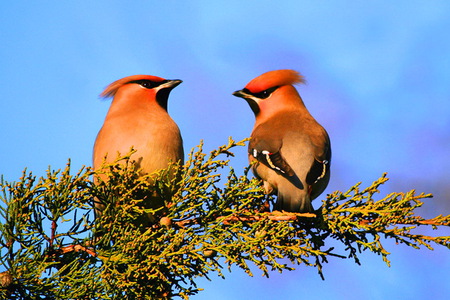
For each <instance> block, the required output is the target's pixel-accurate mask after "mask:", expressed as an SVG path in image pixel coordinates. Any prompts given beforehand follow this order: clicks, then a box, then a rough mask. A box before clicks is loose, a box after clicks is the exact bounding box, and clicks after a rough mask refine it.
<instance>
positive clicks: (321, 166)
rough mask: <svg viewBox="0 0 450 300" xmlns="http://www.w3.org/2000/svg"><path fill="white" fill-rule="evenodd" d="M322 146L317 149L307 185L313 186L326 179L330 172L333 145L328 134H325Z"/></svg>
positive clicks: (307, 176)
mask: <svg viewBox="0 0 450 300" xmlns="http://www.w3.org/2000/svg"><path fill="white" fill-rule="evenodd" d="M324 134H325V135H324V136H323V139H322V141H323V142H322V143H321V145H317V147H315V153H314V162H313V164H312V166H311V169H310V170H309V172H308V175H306V183H307V184H309V185H313V184H315V183H317V182H318V181H319V180H321V179H322V178H324V177H325V175H326V174H327V173H328V172H329V170H330V164H331V145H330V139H329V137H328V134H327V133H326V132H324Z"/></svg>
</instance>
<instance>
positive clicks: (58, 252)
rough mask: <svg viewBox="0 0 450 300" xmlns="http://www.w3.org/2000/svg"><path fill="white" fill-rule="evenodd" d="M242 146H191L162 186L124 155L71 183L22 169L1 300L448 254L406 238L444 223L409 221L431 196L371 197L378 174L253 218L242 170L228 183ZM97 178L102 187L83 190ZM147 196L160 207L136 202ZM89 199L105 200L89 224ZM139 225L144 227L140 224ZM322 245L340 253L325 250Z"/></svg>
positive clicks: (158, 287)
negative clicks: (236, 271)
mask: <svg viewBox="0 0 450 300" xmlns="http://www.w3.org/2000/svg"><path fill="white" fill-rule="evenodd" d="M244 145H245V140H244V141H240V142H235V141H233V140H232V139H230V140H229V141H228V143H227V145H224V146H221V147H219V148H218V149H216V150H214V151H212V152H211V153H210V154H209V155H207V154H205V153H203V150H202V144H200V145H199V146H198V147H197V149H194V150H192V151H191V153H190V154H189V159H188V161H187V162H186V164H185V165H184V166H183V167H182V168H180V170H179V172H180V174H181V176H180V177H179V178H178V179H174V180H172V181H170V180H168V179H167V178H168V176H167V174H168V172H169V170H163V171H161V172H158V173H156V174H151V175H148V176H144V177H141V176H140V175H139V170H136V166H135V164H134V163H133V162H132V161H130V154H127V155H125V156H122V157H119V158H118V160H117V161H116V162H115V163H112V164H105V166H104V168H103V169H102V170H98V171H95V172H94V171H93V170H92V169H90V168H82V169H81V170H80V171H79V172H78V173H77V174H74V175H72V174H71V173H70V161H69V164H68V165H67V166H66V168H65V169H63V170H56V171H55V170H48V172H47V174H46V176H43V177H41V178H36V177H35V176H33V175H32V174H31V173H30V172H27V171H24V173H23V176H22V177H21V178H20V179H19V180H18V181H17V182H7V181H4V180H3V179H2V180H1V182H0V186H1V194H0V200H1V204H0V231H1V238H0V246H1V255H0V268H1V269H0V297H10V298H11V297H12V298H15V299H29V298H30V297H32V298H39V297H47V298H52V299H67V298H71V299H113V298H117V297H119V296H120V297H124V296H126V297H127V298H145V297H150V298H153V299H171V298H174V297H180V298H183V299H188V298H189V296H191V295H194V294H196V293H198V292H199V291H200V290H201V289H200V288H199V287H197V284H196V279H197V277H205V278H208V279H210V278H211V275H212V274H216V275H218V276H220V277H224V272H223V270H224V269H225V268H227V269H229V270H230V269H231V267H232V266H237V267H239V268H241V269H242V270H244V271H245V272H246V273H247V274H249V275H250V276H252V275H253V274H252V271H251V269H250V266H251V265H255V266H256V267H258V269H259V270H260V271H261V272H262V274H263V275H265V276H267V277H268V276H269V275H270V272H271V271H275V270H276V271H279V272H283V271H286V270H293V269H294V268H295V267H298V266H300V265H304V266H309V267H313V268H316V269H317V271H318V273H319V275H320V276H322V277H323V269H324V268H325V265H326V263H327V262H328V260H330V259H333V258H340V259H345V258H351V259H353V260H354V262H356V263H358V264H360V263H362V262H361V261H360V259H359V256H358V255H359V254H360V253H361V252H362V251H370V252H372V253H376V254H378V255H380V256H381V257H382V259H383V260H384V261H385V262H386V264H388V265H389V264H390V261H389V259H388V256H389V251H392V250H389V251H388V249H386V247H385V245H384V241H385V240H386V239H394V240H395V241H396V242H397V243H398V244H403V245H406V246H410V247H413V248H426V249H429V250H433V247H435V246H444V247H447V248H449V249H450V237H447V236H428V235H422V234H419V233H417V232H416V229H417V228H418V227H423V226H426V227H430V228H433V229H436V228H438V227H442V226H444V227H448V226H449V225H450V216H442V215H438V216H436V217H434V218H431V219H425V218H422V217H421V216H418V215H417V214H416V210H417V208H419V207H420V206H422V205H423V202H422V201H423V200H424V199H427V198H430V197H431V195H430V194H424V193H421V194H418V195H416V193H415V191H414V190H412V191H409V192H406V193H402V192H396V193H390V194H388V195H386V196H379V195H380V189H381V186H382V185H383V184H384V183H385V182H386V181H387V180H388V179H387V177H386V174H383V176H382V177H381V178H380V179H378V180H376V181H375V182H373V183H372V184H371V185H369V186H368V187H366V188H361V187H360V186H361V183H358V184H356V185H355V186H353V187H351V188H350V189H349V190H348V191H346V192H341V191H336V192H334V193H332V194H330V195H328V196H327V197H326V199H324V200H323V201H322V205H321V207H320V208H318V209H317V210H316V211H315V212H314V214H300V213H285V212H272V213H268V212H261V205H262V204H263V203H264V202H265V201H266V196H265V195H264V193H263V189H262V187H261V186H260V182H259V181H258V180H256V179H254V178H253V179H250V178H249V177H248V176H247V175H248V172H249V169H248V168H247V169H246V170H245V172H244V174H243V175H242V176H238V175H237V174H236V173H235V171H234V169H233V168H231V167H230V166H229V160H227V159H226V158H228V157H233V153H232V148H233V147H236V146H244ZM131 153H132V152H131ZM224 156H226V157H224ZM173 167H174V168H176V166H173ZM225 168H229V172H228V176H227V177H226V178H224V177H223V176H222V173H223V170H224V169H225ZM170 171H173V169H170ZM175 171H176V170H175ZM100 174H106V175H108V178H109V181H108V182H103V181H101V180H99V183H98V184H93V177H95V176H99V175H100ZM149 179H151V180H149ZM151 182H153V183H151ZM155 182H156V183H155ZM148 191H152V192H153V193H157V194H159V195H161V196H162V197H163V200H164V203H165V205H164V206H163V207H148V206H144V205H143V202H144V199H143V198H145V196H143V195H146V194H148ZM94 199H100V201H104V204H105V209H104V211H103V212H102V215H101V217H99V218H98V219H97V220H95V221H94V218H93V207H94ZM102 199H103V200H102ZM105 199H106V200H105ZM317 202H318V201H317V200H316V203H317ZM144 217H146V218H147V217H148V218H149V219H150V220H151V221H150V223H148V224H146V225H145V226H144V225H142V220H143V218H144ZM330 239H334V240H337V241H340V242H341V243H342V244H343V245H344V246H345V250H343V251H342V250H340V251H337V250H335V249H334V248H332V247H330V246H327V244H328V241H329V240H330Z"/></svg>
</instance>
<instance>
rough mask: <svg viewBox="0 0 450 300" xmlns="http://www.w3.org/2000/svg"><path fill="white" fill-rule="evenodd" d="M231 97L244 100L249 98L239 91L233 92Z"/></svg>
mask: <svg viewBox="0 0 450 300" xmlns="http://www.w3.org/2000/svg"><path fill="white" fill-rule="evenodd" d="M233 96H236V97H240V98H244V99H246V98H248V97H249V95H248V94H246V93H245V92H244V91H243V90H239V91H236V92H234V93H233Z"/></svg>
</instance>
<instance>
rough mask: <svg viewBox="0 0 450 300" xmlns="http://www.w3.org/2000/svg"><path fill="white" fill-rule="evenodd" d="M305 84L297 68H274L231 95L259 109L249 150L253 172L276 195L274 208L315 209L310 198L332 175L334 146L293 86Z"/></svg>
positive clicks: (252, 107) (323, 188) (319, 192)
mask: <svg viewBox="0 0 450 300" xmlns="http://www.w3.org/2000/svg"><path fill="white" fill-rule="evenodd" d="M298 83H304V79H303V77H302V76H301V75H300V74H299V73H298V72H296V71H294V70H275V71H270V72H267V73H264V74H262V75H260V76H258V77H256V78H254V79H253V80H252V81H250V82H249V83H248V84H247V85H246V86H245V88H244V89H242V90H239V91H236V92H234V93H233V95H235V96H237V97H241V98H244V99H245V100H246V101H247V102H248V104H249V105H250V108H251V109H252V111H253V112H254V114H255V125H254V127H253V131H252V133H251V139H250V142H249V147H248V153H249V161H250V163H251V165H252V171H253V173H254V174H255V176H256V177H258V178H260V179H262V180H263V182H264V189H265V192H266V193H267V194H276V195H277V201H276V203H275V206H274V209H275V210H282V211H287V212H312V211H313V210H314V209H313V206H312V204H311V201H312V200H313V199H315V198H317V197H318V196H319V195H320V194H321V193H322V192H323V191H324V190H325V188H326V187H327V185H328V182H329V180H330V165H331V145H330V138H329V137H328V133H327V132H326V130H325V129H324V128H323V127H322V126H321V125H320V124H319V123H318V122H317V121H316V120H315V119H314V118H313V116H311V114H310V113H309V111H308V110H307V109H306V107H305V105H304V103H303V100H302V98H301V97H300V95H299V94H298V92H297V90H296V89H295V87H294V86H293V85H294V84H298Z"/></svg>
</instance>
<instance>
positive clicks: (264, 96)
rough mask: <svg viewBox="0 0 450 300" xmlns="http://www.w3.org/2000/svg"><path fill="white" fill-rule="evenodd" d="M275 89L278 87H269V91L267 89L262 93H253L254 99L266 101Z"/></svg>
mask: <svg viewBox="0 0 450 300" xmlns="http://www.w3.org/2000/svg"><path fill="white" fill-rule="evenodd" d="M277 88H279V86H274V87H271V88H269V89H267V90H264V91H262V92H259V93H254V94H253V95H254V96H256V97H258V98H259V99H266V98H268V97H269V96H270V95H272V93H273V92H274V91H275V90H276V89H277Z"/></svg>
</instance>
